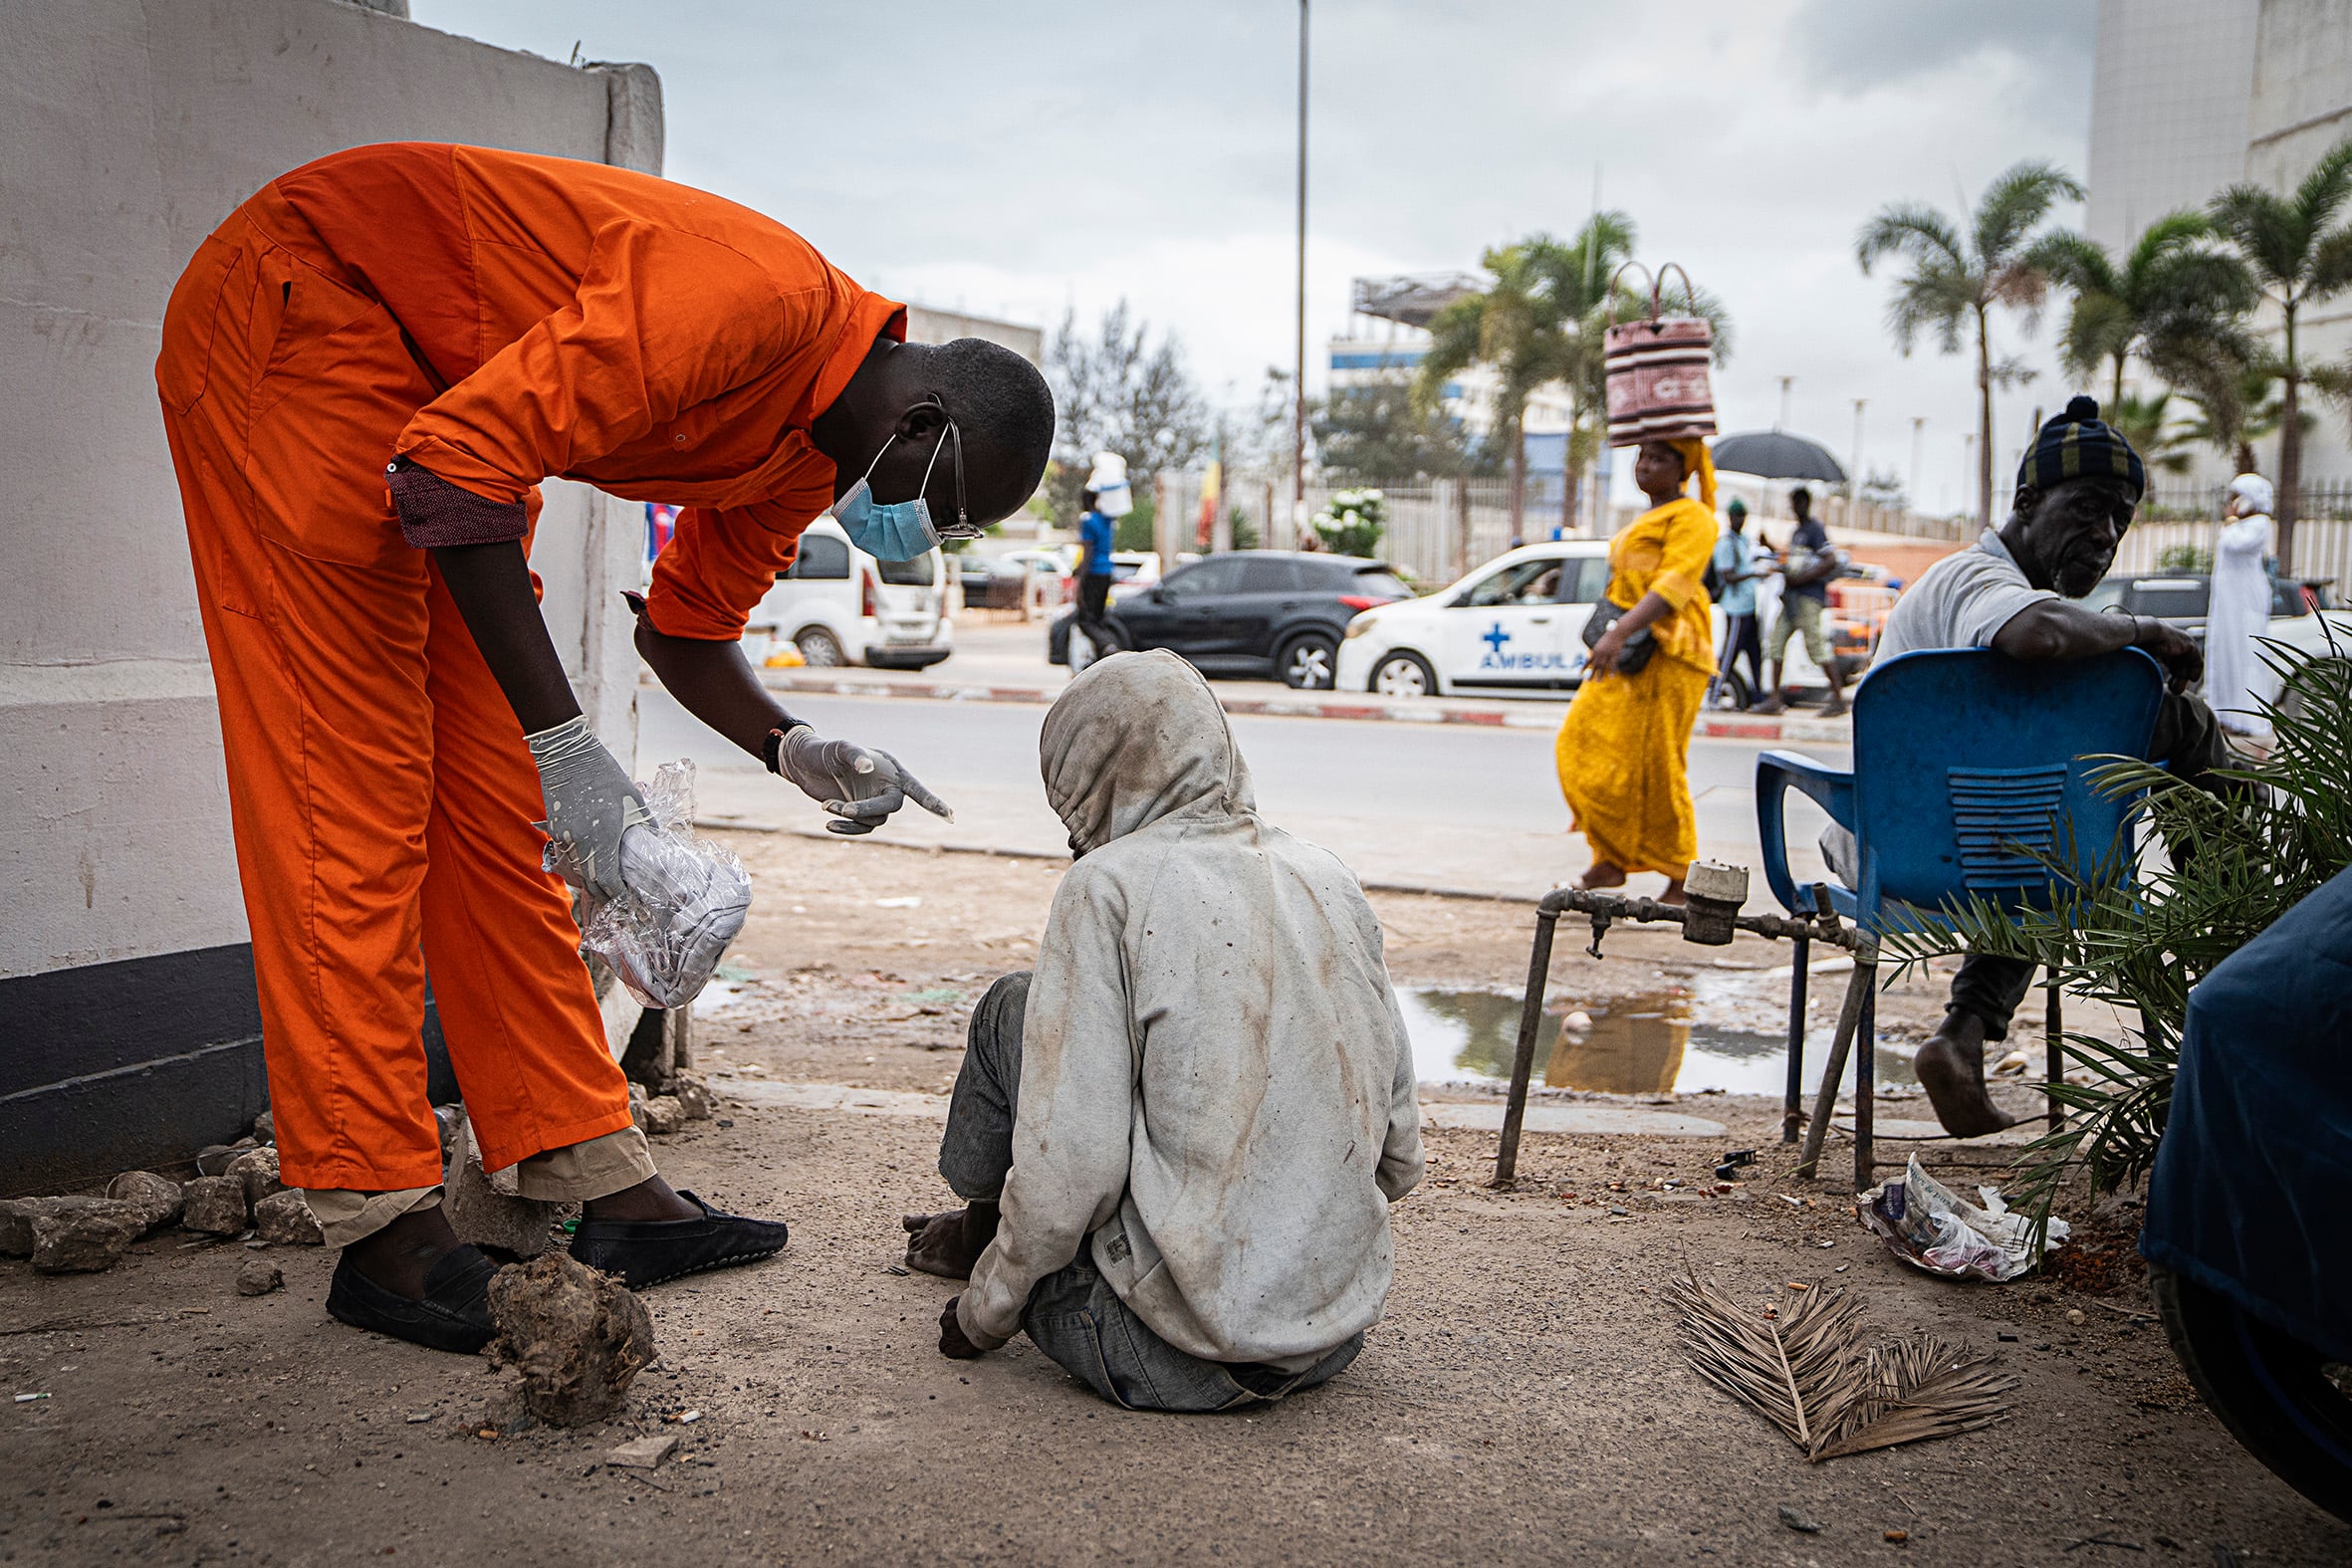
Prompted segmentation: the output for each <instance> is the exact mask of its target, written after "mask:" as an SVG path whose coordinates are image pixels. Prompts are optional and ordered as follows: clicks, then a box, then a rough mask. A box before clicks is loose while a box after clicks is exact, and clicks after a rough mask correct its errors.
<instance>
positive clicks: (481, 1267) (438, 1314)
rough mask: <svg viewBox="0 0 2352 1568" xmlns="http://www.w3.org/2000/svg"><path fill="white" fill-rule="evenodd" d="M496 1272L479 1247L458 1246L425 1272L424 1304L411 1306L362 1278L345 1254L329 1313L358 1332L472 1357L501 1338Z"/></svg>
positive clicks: (329, 1300) (330, 1294)
mask: <svg viewBox="0 0 2352 1568" xmlns="http://www.w3.org/2000/svg"><path fill="white" fill-rule="evenodd" d="M497 1272H498V1265H497V1264H496V1263H494V1262H492V1261H491V1260H490V1259H489V1258H487V1257H485V1256H483V1255H482V1252H481V1250H480V1249H479V1248H477V1247H474V1246H470V1245H467V1246H459V1247H457V1248H456V1249H454V1250H453V1251H450V1252H448V1253H446V1254H444V1255H443V1256H442V1257H441V1258H440V1260H439V1261H437V1262H435V1263H434V1264H433V1266H432V1267H431V1268H429V1269H427V1270H425V1276H424V1299H423V1300H421V1301H411V1300H409V1299H408V1298H407V1297H406V1296H402V1295H395V1294H393V1293H392V1292H391V1291H389V1290H386V1289H385V1288H384V1287H383V1286H381V1285H379V1284H377V1283H376V1282H375V1281H374V1280H372V1279H369V1278H368V1277H367V1276H366V1275H365V1274H362V1273H360V1272H359V1270H358V1269H356V1268H354V1267H353V1266H352V1254H351V1253H349V1252H346V1253H344V1254H343V1256H342V1257H340V1258H338V1259H337V1260H336V1264H335V1280H334V1282H333V1283H332V1284H330V1285H329V1286H328V1287H327V1312H328V1315H329V1316H331V1317H334V1318H336V1319H338V1320H339V1321H341V1322H345V1323H349V1324H351V1325H352V1326H353V1328H366V1329H373V1330H374V1331H375V1332H376V1333H378V1334H389V1335H391V1336H392V1338H394V1339H405V1340H407V1341H408V1342H409V1343H410V1344H412V1345H422V1346H424V1347H425V1348H426V1349H428V1350H446V1351H449V1352H451V1353H453V1354H455V1355H460V1356H470V1355H473V1354H474V1353H475V1352H476V1351H479V1350H480V1349H481V1348H482V1347H483V1346H484V1345H487V1344H489V1343H490V1341H491V1340H492V1338H494V1337H495V1336H496V1335H497V1333H498V1327H497V1325H496V1324H494V1323H492V1322H491V1321H490V1280H491V1276H493V1275H494V1274H496V1273H497Z"/></svg>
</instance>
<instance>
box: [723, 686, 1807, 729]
mask: <svg viewBox="0 0 2352 1568" xmlns="http://www.w3.org/2000/svg"><path fill="white" fill-rule="evenodd" d="M760 679H761V681H762V682H763V683H765V684H766V685H767V686H769V687H770V688H772V689H774V690H776V691H786V692H807V693H810V694H811V695H814V696H823V697H860V698H876V697H901V698H909V699H914V700H919V701H923V702H990V703H1020V704H1026V705H1029V706H1033V707H1047V706H1050V705H1051V704H1052V703H1053V701H1054V699H1055V698H1056V697H1058V696H1059V695H1060V692H1059V690H1058V689H1056V688H1050V687H1044V686H984V685H978V684H969V685H967V684H962V683H957V682H951V681H892V680H877V679H875V678H873V677H871V676H859V675H809V674H803V673H800V672H797V671H788V670H762V671H761V672H760ZM1218 700H1219V701H1221V702H1222V703H1223V704H1224V705H1225V711H1226V712H1227V713H1238V714H1247V715H1252V716H1260V717H1267V718H1278V719H1353V720H1356V721H1358V722H1373V723H1381V722H1385V723H1391V724H1469V725H1478V726H1482V727H1485V728H1488V729H1507V730H1555V729H1557V728H1558V727H1559V722H1560V717H1561V715H1562V714H1563V713H1564V712H1565V711H1566V710H1565V706H1564V705H1562V704H1557V703H1549V704H1545V705H1544V706H1542V707H1540V708H1523V707H1518V706H1516V705H1515V706H1511V707H1493V708H1484V707H1480V708H1467V707H1439V706H1436V705H1434V704H1431V703H1428V702H1411V703H1396V702H1378V701H1365V700H1361V699H1357V698H1349V697H1332V698H1317V697H1304V696H1295V697H1238V696H1230V695H1227V694H1226V693H1224V692H1220V693H1219V694H1218ZM1696 733H1697V734H1698V735H1699V736H1700V737H1702V738H1704V739H1706V740H1713V741H1807V742H1811V743H1813V744H1815V745H1827V746H1850V745H1852V744H1853V727H1852V725H1851V723H1850V722H1849V721H1845V720H1839V719H1782V718H1757V717H1752V716H1749V715H1745V714H1720V715H1719V714H1704V715H1702V716H1701V717H1700V719H1699V724H1698V729H1697V732H1696Z"/></svg>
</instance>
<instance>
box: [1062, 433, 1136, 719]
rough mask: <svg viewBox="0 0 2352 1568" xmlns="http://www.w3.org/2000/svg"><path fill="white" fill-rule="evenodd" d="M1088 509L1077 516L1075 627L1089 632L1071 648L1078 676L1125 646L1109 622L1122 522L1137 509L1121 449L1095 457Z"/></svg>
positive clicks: (1089, 478)
mask: <svg viewBox="0 0 2352 1568" xmlns="http://www.w3.org/2000/svg"><path fill="white" fill-rule="evenodd" d="M1080 499H1081V501H1082V503H1083V505H1084V507H1085V511H1084V513H1083V514H1082V515H1081V516H1080V517H1079V518H1078V550H1079V555H1078V607H1077V624H1076V625H1075V626H1074V627H1073V628H1072V629H1073V630H1075V631H1078V632H1080V633H1082V634H1083V635H1084V641H1085V647H1084V649H1083V651H1080V650H1079V649H1078V647H1077V646H1076V645H1075V644H1073V645H1072V646H1071V649H1070V673H1071V674H1073V675H1075V674H1077V673H1078V672H1079V671H1081V670H1083V669H1084V668H1085V667H1086V666H1087V665H1089V664H1091V663H1092V662H1094V660H1095V659H1097V658H1099V657H1101V656H1102V655H1103V654H1105V653H1115V652H1117V651H1118V650H1119V649H1120V648H1122V647H1124V646H1126V644H1125V643H1124V642H1123V641H1122V640H1121V639H1120V637H1119V632H1118V628H1117V627H1115V626H1113V625H1112V624H1111V623H1110V616H1109V613H1108V606H1109V604H1110V585H1111V582H1112V580H1113V576H1114V572H1113V569H1112V564H1111V559H1110V557H1111V549H1112V546H1113V545H1114V544H1115V543H1116V541H1117V538H1118V532H1117V529H1118V520H1119V519H1120V518H1123V517H1125V516H1126V515H1127V514H1128V513H1129V512H1132V511H1133V510H1134V509H1135V499H1134V496H1133V494H1132V493H1131V492H1130V491H1129V490H1128V488H1127V460H1126V459H1125V458H1123V457H1121V456H1119V455H1118V453H1116V452H1098V453H1096V454H1095V455H1094V471H1093V472H1092V473H1090V474H1088V475H1087V476H1086V493H1085V495H1084V496H1083V497H1081V498H1080Z"/></svg>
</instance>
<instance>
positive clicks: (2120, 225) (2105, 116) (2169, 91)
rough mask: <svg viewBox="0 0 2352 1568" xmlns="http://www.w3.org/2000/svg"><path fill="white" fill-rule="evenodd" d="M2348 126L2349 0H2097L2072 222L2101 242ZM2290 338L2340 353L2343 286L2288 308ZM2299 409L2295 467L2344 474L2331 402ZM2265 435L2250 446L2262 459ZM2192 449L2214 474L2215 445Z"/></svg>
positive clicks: (2330, 357) (2220, 472)
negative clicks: (2299, 310)
mask: <svg viewBox="0 0 2352 1568" xmlns="http://www.w3.org/2000/svg"><path fill="white" fill-rule="evenodd" d="M2348 135H2352V0H2099V17H2098V45H2097V59H2096V64H2095V67H2094V75H2093V81H2092V93H2091V147H2090V177H2089V181H2088V184H2089V188H2090V200H2089V203H2088V207H2089V210H2088V214H2087V218H2086V226H2087V228H2088V231H2089V234H2090V237H2091V238H2092V239H2094V240H2096V241H2098V242H2099V243H2100V244H2101V245H2104V246H2106V247H2107V248H2108V250H2109V251H2110V252H2113V253H2115V254H2117V255H2118V256H2120V255H2121V254H2122V253H2123V252H2124V251H2125V250H2126V249H2128V248H2129V246H2130V245H2131V244H2132V243H2133V242H2134V241H2135V240H2136V239H2138V237H2139V235H2140V233H2141V231H2142V230H2144V229H2145V228H2147V226H2148V225H2149V224H2150V223H2151V222H2153V221H2154V220H2155V219H2157V218H2159V217H2162V216H2163V215H2164V214H2166V213H2168V212H2173V211H2178V210H2180V209H2183V208H2197V207H2202V206H2204V205H2205V203H2206V202H2207V201H2208V200H2209V199H2210V198H2211V197H2212V196H2213V195H2214V194H2215V193H2217V192H2218V191H2220V190H2222V189H2223V188H2224V187H2226V186H2229V185H2234V184H2236V183H2239V182H2240V181H2247V180H2250V181H2253V182H2255V183H2257V184H2261V185H2264V186H2267V187H2269V188H2270V189H2272V190H2288V189H2291V188H2293V186H2294V185H2295V183H2296V182H2297V181H2299V180H2301V179H2302V178H2303V176H2304V175H2306V174H2308V173H2309V172H2310V170H2311V167H2312V165H2313V164H2315V163H2316V162H2317V161H2318V160H2319V158H2320V157H2321V156H2322V155H2323V154H2324V153H2325V152H2326V151H2327V150H2328V149H2329V148H2330V147H2333V146H2334V145H2336V143H2338V142H2339V141H2341V140H2343V139H2344V138H2345V137H2346V136H2348ZM2272 330H2273V332H2275V325H2274V324H2273V325H2272ZM2296 347H2297V351H2298V356H2299V357H2300V358H2302V359H2303V360H2304V362H2306V363H2328V362H2334V363H2342V362H2344V361H2345V359H2346V358H2347V356H2348V355H2352V295H2347V296H2340V297H2338V298H2337V299H2336V300H2333V301H2329V302H2326V303H2324V304H2322V305H2320V306H2318V307H2316V308H2314V309H2312V310H2310V311H2309V312H2308V313H2306V314H2303V315H2302V316H2300V317H2299V318H2298V326H2297V332H2296ZM2307 411H2308V412H2309V413H2310V414H2311V415H2312V416H2313V419H2314V421H2315V422H2314V424H2313V426H2312V428H2311V429H2310V430H2309V431H2308V432H2307V433H2306V435H2305V437H2304V442H2303V477H2304V478H2305V480H2307V481H2322V480H2332V479H2342V478H2352V427H2348V425H2347V416H2346V412H2345V410H2344V409H2342V408H2340V407H2336V406H2334V405H2331V404H2328V403H2326V402H2324V401H2321V400H2317V399H2310V400H2309V402H2308V407H2307ZM2276 445H2277V444H2276V441H2275V440H2272V441H2270V442H2266V443H2261V444H2260V445H2259V446H2258V447H2257V454H2258V456H2259V458H2260V459H2261V461H2262V464H2263V466H2264V468H2265V469H2266V470H2270V471H2273V472H2274V471H2275V463H2276ZM2196 462H2197V472H2196V477H2197V478H2199V479H2201V480H2207V479H2216V480H2218V479H2220V478H2223V477H2226V474H2227V463H2226V460H2225V459H2224V458H2223V456H2222V455H2221V454H2219V453H2214V452H2200V453H2199V454H2198V455H2197V459H2196Z"/></svg>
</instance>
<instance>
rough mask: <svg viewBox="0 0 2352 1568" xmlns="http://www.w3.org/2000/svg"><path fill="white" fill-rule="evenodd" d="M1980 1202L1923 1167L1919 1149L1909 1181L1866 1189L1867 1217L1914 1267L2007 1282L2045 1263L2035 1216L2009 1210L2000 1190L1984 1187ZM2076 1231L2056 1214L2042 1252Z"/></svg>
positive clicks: (1980, 1190) (1889, 1247) (1909, 1168)
mask: <svg viewBox="0 0 2352 1568" xmlns="http://www.w3.org/2000/svg"><path fill="white" fill-rule="evenodd" d="M1977 1196H1978V1198H1980V1199H1981V1200H1983V1204H1984V1207H1982V1208H1979V1207H1978V1206H1977V1205H1976V1204H1972V1203H1970V1202H1969V1201H1968V1200H1967V1199H1965V1198H1963V1197H1961V1196H1960V1195H1959V1194H1957V1193H1955V1192H1953V1191H1952V1190H1951V1189H1950V1188H1948V1187H1946V1186H1945V1185H1944V1184H1943V1183H1941V1182H1939V1181H1937V1180H1936V1179H1935V1178H1934V1177H1932V1176H1930V1175H1928V1174H1927V1172H1925V1171H1923V1170H1921V1169H1920V1168H1919V1156H1917V1155H1913V1156H1912V1157H1911V1161H1910V1164H1909V1165H1908V1166H1907V1167H1905V1169H1904V1172H1903V1179H1902V1180H1901V1181H1893V1180H1889V1181H1886V1182H1882V1183H1880V1184H1879V1185H1878V1186H1876V1187H1873V1188H1872V1189H1870V1191H1869V1192H1867V1193H1864V1194H1863V1195H1862V1203H1861V1215H1862V1223H1863V1224H1864V1225H1865V1226H1867V1227H1869V1228H1870V1230H1871V1231H1872V1232H1874V1233H1875V1234H1876V1235H1877V1236H1878V1238H1879V1239H1880V1240H1882V1241H1884V1242H1885V1243H1886V1247H1887V1250H1888V1251H1890V1252H1892V1253H1894V1254H1895V1255H1896V1256H1897V1257H1899V1258H1901V1259H1902V1260H1903V1261H1904V1262H1906V1263H1909V1264H1910V1265H1911V1266H1912V1267H1914V1268H1917V1269H1920V1270H1922V1271H1923V1272H1926V1273H1930V1274H1941V1275H1943V1276H1944V1277H1945V1278H1947V1279H1990V1280H1993V1281H1994V1282H1995V1283H1997V1284H1998V1283H2001V1282H2005V1281H2007V1280H2011V1279H2014V1278H2016V1277H2017V1276H2018V1275H2020V1274H2027V1273H2031V1272H2032V1271H2033V1270H2034V1269H2036V1268H2038V1267H2040V1266H2041V1257H2040V1255H2039V1254H2038V1253H2036V1252H2035V1251H2034V1249H2033V1222H2032V1221H2030V1220H2028V1219H2026V1218H2025V1217H2024V1216H2022V1215H2018V1214H2012V1213H2010V1212H2009V1207H2008V1205H2007V1204H2005V1203H2003V1202H2001V1197H2000V1193H1999V1190H1998V1189H1995V1188H1991V1187H1980V1188H1978V1189H1977ZM2072 1233H2073V1230H2072V1228H2071V1227H2069V1226H2068V1225H2067V1224H2066V1222H2065V1221H2063V1220H2056V1219H2053V1220H2051V1221H2050V1223H2049V1232H2048V1234H2047V1235H2046V1236H2045V1237H2044V1238H2043V1241H2042V1247H2041V1251H2043V1252H2047V1251H2049V1250H2051V1249H2052V1248H2055V1247H2057V1246H2059V1245H2061V1244H2063V1243H2064V1242H2065V1240H2066V1238H2067V1237H2068V1236H2069V1235H2071V1234H2072Z"/></svg>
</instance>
